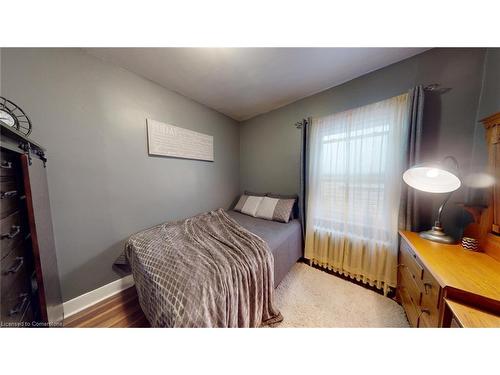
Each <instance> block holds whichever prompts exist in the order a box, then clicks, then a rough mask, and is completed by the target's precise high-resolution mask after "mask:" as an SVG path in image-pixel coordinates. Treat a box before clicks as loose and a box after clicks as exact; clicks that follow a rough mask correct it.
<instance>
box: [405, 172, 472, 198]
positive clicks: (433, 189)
mask: <svg viewBox="0 0 500 375" xmlns="http://www.w3.org/2000/svg"><path fill="white" fill-rule="evenodd" d="M403 180H404V182H406V183H407V184H408V185H410V186H411V187H412V188H415V189H417V190H421V191H426V192H428V193H450V192H452V191H455V190H457V189H458V188H459V187H460V185H461V184H462V183H461V182H460V179H459V178H458V177H457V176H455V175H454V174H453V173H451V172H449V171H447V170H446V169H442V167H441V166H433V165H420V166H415V167H413V168H410V169H408V170H407V171H406V172H405V173H404V174H403Z"/></svg>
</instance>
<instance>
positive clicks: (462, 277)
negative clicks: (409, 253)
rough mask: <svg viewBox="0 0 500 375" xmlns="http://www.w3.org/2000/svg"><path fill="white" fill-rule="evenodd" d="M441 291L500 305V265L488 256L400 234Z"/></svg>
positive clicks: (415, 236)
mask: <svg viewBox="0 0 500 375" xmlns="http://www.w3.org/2000/svg"><path fill="white" fill-rule="evenodd" d="M399 233H400V235H401V236H402V237H403V238H404V239H406V241H407V242H408V244H409V245H410V246H411V248H412V249H413V251H415V253H416V254H417V255H418V257H419V258H420V260H421V261H422V262H423V263H424V266H425V267H426V268H427V269H428V270H429V272H431V273H432V275H433V276H434V278H435V279H436V280H437V282H438V283H439V284H440V285H441V287H442V288H445V287H451V288H455V289H459V290H463V291H465V292H468V293H472V294H476V295H479V296H483V297H487V298H491V299H493V300H496V301H500V262H498V261H496V260H495V259H493V258H492V257H490V256H488V255H487V254H484V253H480V252H474V251H470V250H465V249H464V248H463V247H462V246H461V245H445V244H440V243H437V242H432V241H429V240H426V239H423V238H421V237H420V236H419V235H418V233H414V232H408V231H400V232H399Z"/></svg>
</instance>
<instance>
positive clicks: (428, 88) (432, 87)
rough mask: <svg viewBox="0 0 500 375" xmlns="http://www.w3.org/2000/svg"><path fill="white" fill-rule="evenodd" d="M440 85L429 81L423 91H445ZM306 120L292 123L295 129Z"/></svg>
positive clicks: (300, 126)
mask: <svg viewBox="0 0 500 375" xmlns="http://www.w3.org/2000/svg"><path fill="white" fill-rule="evenodd" d="M440 86H441V85H440V84H439V83H430V84H428V85H426V86H424V90H425V91H438V92H446V91H448V90H449V88H439V87H440ZM307 123H308V121H307V119H306V118H304V119H302V120H301V121H297V122H296V123H295V124H294V125H295V127H296V128H297V129H302V126H304V124H305V125H307Z"/></svg>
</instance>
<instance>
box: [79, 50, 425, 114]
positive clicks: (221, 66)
mask: <svg viewBox="0 0 500 375" xmlns="http://www.w3.org/2000/svg"><path fill="white" fill-rule="evenodd" d="M425 50H426V48H89V49H86V51H87V52H88V53H90V54H92V55H94V56H97V57H99V58H101V59H103V60H106V61H109V62H111V63H114V64H117V65H120V66H121V67H123V68H125V69H127V70H130V71H132V72H134V73H136V74H138V75H140V76H143V77H145V78H148V79H150V80H152V81H154V82H157V83H158V84H160V85H162V86H164V87H166V88H168V89H170V90H173V91H176V92H178V93H180V94H182V95H184V96H187V97H188V98H191V99H193V100H195V101H197V102H199V103H202V104H204V105H206V106H207V107H210V108H213V109H215V110H216V111H219V112H222V113H224V114H226V115H227V116H229V117H232V118H233V119H235V120H238V121H242V120H246V119H249V118H251V117H254V116H256V115H259V114H261V113H265V112H268V111H271V110H273V109H276V108H278V107H281V106H284V105H286V104H289V103H291V102H294V101H296V100H298V99H301V98H304V97H306V96H309V95H311V94H314V93H317V92H320V91H323V90H325V89H327V88H330V87H333V86H337V85H340V84H342V83H344V82H347V81H349V80H351V79H354V78H356V77H359V76H361V75H363V74H366V73H368V72H371V71H373V70H377V69H380V68H382V67H384V66H387V65H390V64H393V63H395V62H398V61H400V60H404V59H406V58H408V57H411V56H413V55H416V54H419V53H421V52H423V51H425Z"/></svg>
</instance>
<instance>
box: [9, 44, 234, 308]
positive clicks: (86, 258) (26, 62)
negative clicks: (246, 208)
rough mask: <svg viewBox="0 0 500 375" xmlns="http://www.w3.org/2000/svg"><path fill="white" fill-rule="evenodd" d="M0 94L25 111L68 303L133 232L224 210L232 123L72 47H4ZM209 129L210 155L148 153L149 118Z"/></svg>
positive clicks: (106, 277)
mask: <svg viewBox="0 0 500 375" xmlns="http://www.w3.org/2000/svg"><path fill="white" fill-rule="evenodd" d="M1 69H2V72H1V73H2V90H3V94H4V95H5V96H6V97H8V98H9V99H11V100H13V101H14V102H15V103H17V104H19V105H20V106H21V107H22V108H23V109H24V110H25V111H26V112H27V113H28V114H29V115H30V117H31V119H32V122H33V126H34V129H33V133H32V135H31V138H32V139H34V140H37V141H38V142H40V143H41V144H43V145H44V146H45V147H46V148H47V149H48V160H49V161H48V165H47V173H48V180H49V191H50V201H51V205H52V216H53V222H54V230H55V239H56V246H57V257H58V263H59V271H60V274H61V283H62V289H63V290H62V291H63V298H64V300H65V301H67V300H69V299H71V298H73V297H76V296H78V295H80V294H82V293H85V292H87V291H90V290H92V289H95V288H97V287H99V286H102V285H104V284H106V283H109V282H111V281H113V280H115V279H117V278H118V277H119V276H118V275H117V274H116V273H115V272H114V271H113V270H112V269H111V265H112V263H113V261H114V259H115V258H116V257H117V256H118V255H119V253H120V252H121V251H122V249H123V243H124V240H125V239H126V238H127V237H128V236H130V234H132V233H134V232H137V231H139V230H141V229H144V228H147V227H150V226H152V225H155V224H158V223H161V222H164V221H167V220H172V219H181V218H184V217H188V216H191V215H194V214H196V213H199V212H201V211H206V210H210V209H214V208H217V207H224V208H227V207H228V206H229V204H230V203H231V202H232V201H233V200H234V198H235V196H236V195H237V193H238V190H239V128H238V124H237V123H236V122H235V121H233V120H231V119H229V118H228V117H225V116H223V115H221V114H219V113H217V112H215V111H213V110H210V109H208V108H206V107H204V106H202V105H200V104H198V103H196V102H193V101H191V100H189V99H187V98H185V97H183V96H180V95H178V94H176V93H173V92H171V91H168V90H166V89H164V88H162V87H160V86H158V85H156V84H155V83H152V82H150V81H148V80H145V79H143V78H140V77H139V76H137V75H135V74H132V73H130V72H128V71H125V70H123V69H121V68H119V67H116V66H113V65H110V64H107V63H104V62H102V61H100V60H98V59H96V58H95V57H92V56H89V55H87V54H85V53H84V52H83V51H81V50H78V49H10V48H4V49H3V51H2V65H1ZM148 117H149V118H153V119H156V120H160V121H164V122H168V123H172V124H174V125H177V126H181V127H185V128H188V129H192V130H196V131H200V132H203V133H206V134H210V135H213V136H214V153H215V162H213V163H210V162H203V161H194V160H181V159H169V158H160V157H149V156H148V155H147V144H146V122H145V119H146V118H148Z"/></svg>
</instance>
